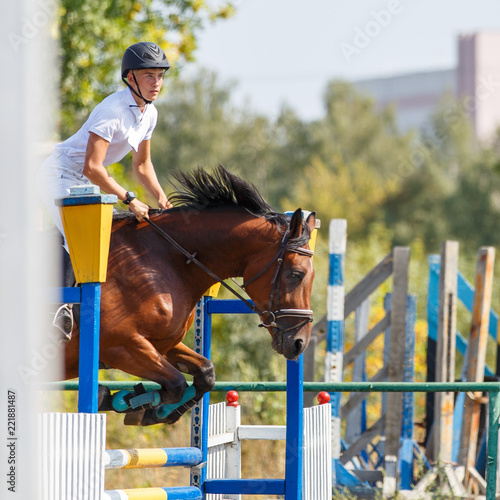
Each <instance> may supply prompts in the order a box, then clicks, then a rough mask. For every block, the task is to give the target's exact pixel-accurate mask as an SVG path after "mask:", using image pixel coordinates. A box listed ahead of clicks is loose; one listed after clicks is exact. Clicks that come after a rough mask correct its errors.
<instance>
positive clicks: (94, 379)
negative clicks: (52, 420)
mask: <svg viewBox="0 0 500 500" xmlns="http://www.w3.org/2000/svg"><path fill="white" fill-rule="evenodd" d="M81 294H82V295H81V297H82V298H81V310H80V366H79V379H80V386H79V394H78V412H80V413H97V406H98V386H99V326H100V319H101V284H100V283H82V284H81Z"/></svg>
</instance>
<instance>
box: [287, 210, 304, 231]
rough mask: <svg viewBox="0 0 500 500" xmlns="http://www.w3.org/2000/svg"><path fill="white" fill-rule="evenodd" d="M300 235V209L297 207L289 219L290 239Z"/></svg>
mask: <svg viewBox="0 0 500 500" xmlns="http://www.w3.org/2000/svg"><path fill="white" fill-rule="evenodd" d="M299 236H302V209H301V208H297V210H295V212H294V213H293V215H292V220H291V221H290V239H293V238H298V237H299Z"/></svg>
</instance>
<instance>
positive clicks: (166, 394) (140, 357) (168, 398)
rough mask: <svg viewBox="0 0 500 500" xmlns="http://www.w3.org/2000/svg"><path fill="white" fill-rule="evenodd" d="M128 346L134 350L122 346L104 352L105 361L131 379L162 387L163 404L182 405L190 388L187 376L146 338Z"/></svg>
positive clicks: (102, 355)
mask: <svg viewBox="0 0 500 500" xmlns="http://www.w3.org/2000/svg"><path fill="white" fill-rule="evenodd" d="M124 344H125V342H124ZM128 345H129V346H130V349H125V348H123V347H121V346H120V347H118V348H117V347H113V348H111V347H106V348H105V349H102V350H101V356H100V359H101V361H102V362H104V363H106V364H108V365H110V366H111V367H113V368H117V369H119V370H123V371H124V372H126V373H129V374H130V375H135V376H136V377H140V378H144V379H147V380H152V381H154V382H157V383H159V384H160V385H161V387H162V389H160V390H159V393H160V396H161V402H162V403H166V404H172V403H177V402H179V401H180V400H181V399H182V397H183V396H184V392H185V391H186V387H187V384H186V379H185V377H184V375H183V374H182V373H181V372H180V371H179V370H178V369H177V368H175V367H174V366H173V365H172V364H171V363H170V362H169V361H168V360H167V359H166V358H165V357H164V356H163V355H162V354H160V353H159V352H158V351H157V350H156V349H155V348H154V347H153V345H152V344H151V343H150V342H149V341H148V340H146V339H144V338H143V337H141V336H137V337H136V338H134V341H133V342H132V341H130V342H129V343H128Z"/></svg>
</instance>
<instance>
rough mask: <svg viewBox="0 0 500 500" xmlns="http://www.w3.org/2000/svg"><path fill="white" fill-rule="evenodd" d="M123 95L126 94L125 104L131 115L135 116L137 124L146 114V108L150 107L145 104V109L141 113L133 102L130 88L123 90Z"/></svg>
mask: <svg viewBox="0 0 500 500" xmlns="http://www.w3.org/2000/svg"><path fill="white" fill-rule="evenodd" d="M125 93H126V94H125V95H126V99H125V103H126V105H127V106H128V107H129V108H128V109H130V111H131V112H132V114H133V115H134V116H135V119H136V121H138V122H140V121H142V119H143V118H144V116H145V115H146V113H147V112H148V108H149V106H150V105H149V104H146V108H145V109H144V111H143V112H142V113H141V110H140V109H139V108H138V107H137V103H136V102H135V99H134V95H133V94H132V90H131V89H130V87H127V88H126V89H125Z"/></svg>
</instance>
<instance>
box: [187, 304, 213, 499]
mask: <svg viewBox="0 0 500 500" xmlns="http://www.w3.org/2000/svg"><path fill="white" fill-rule="evenodd" d="M211 299H212V298H211V297H209V296H204V297H202V299H201V300H200V301H199V302H198V304H197V305H196V309H195V317H194V347H193V350H194V351H195V352H196V353H198V354H201V355H202V356H204V357H206V358H207V359H210V357H211V350H212V348H211V332H212V317H211V315H210V314H209V312H208V307H207V303H208V301H209V300H211ZM209 405H210V393H209V392H207V393H206V394H205V395H204V396H203V398H202V400H201V401H199V402H198V403H197V404H196V405H195V406H194V407H193V410H192V412H191V446H195V447H197V448H200V449H201V452H202V455H203V462H202V464H201V466H200V467H193V468H192V469H191V486H197V487H198V488H200V489H202V490H203V485H204V483H205V481H206V479H207V468H206V462H207V457H208V412H209Z"/></svg>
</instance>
